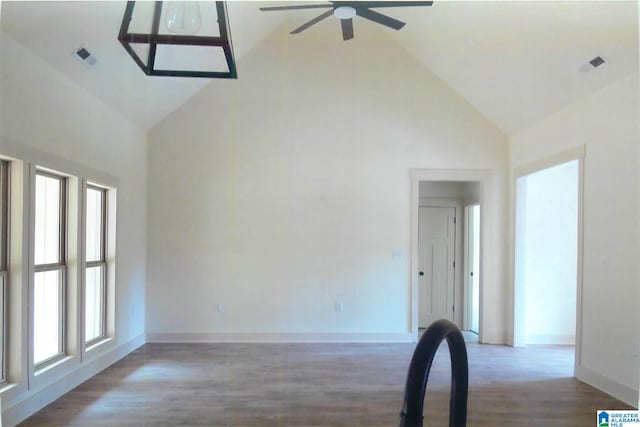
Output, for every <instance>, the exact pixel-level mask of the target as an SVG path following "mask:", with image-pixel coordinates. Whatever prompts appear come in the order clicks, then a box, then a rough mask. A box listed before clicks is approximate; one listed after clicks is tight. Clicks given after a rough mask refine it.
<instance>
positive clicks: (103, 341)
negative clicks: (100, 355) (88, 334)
mask: <svg viewBox="0 0 640 427" xmlns="http://www.w3.org/2000/svg"><path fill="white" fill-rule="evenodd" d="M111 342H113V338H111V337H104V338H102V339H101V340H100V341H97V342H93V343H91V345H89V346H88V347H87V348H86V349H85V351H84V352H85V353H87V354H88V353H93V352H95V350H97V349H99V348H101V347H106V346H107V344H109V343H111Z"/></svg>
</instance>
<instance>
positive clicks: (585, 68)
mask: <svg viewBox="0 0 640 427" xmlns="http://www.w3.org/2000/svg"><path fill="white" fill-rule="evenodd" d="M606 62H607V61H606V60H605V59H604V58H603V57H602V56H596V57H595V58H593V59H591V60H589V61H588V62H585V63H584V64H582V65H581V66H580V71H582V72H583V73H588V72H589V71H593V70H595V69H596V68H598V67H601V66H602V65H604V64H606Z"/></svg>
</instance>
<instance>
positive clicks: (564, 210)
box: [514, 159, 581, 346]
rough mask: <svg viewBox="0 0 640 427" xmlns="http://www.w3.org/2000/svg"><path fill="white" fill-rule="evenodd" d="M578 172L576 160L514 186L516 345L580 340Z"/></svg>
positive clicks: (521, 179)
mask: <svg viewBox="0 0 640 427" xmlns="http://www.w3.org/2000/svg"><path fill="white" fill-rule="evenodd" d="M580 170H581V164H580V161H579V159H575V160H569V161H564V162H561V163H556V164H554V165H552V166H549V167H545V168H538V169H537V170H535V171H531V172H529V173H526V174H521V175H520V176H519V177H518V178H517V180H516V221H515V222H516V224H515V290H516V301H515V303H516V304H515V308H514V311H515V313H514V345H530V344H550V345H567V346H575V345H576V340H577V339H579V334H578V333H577V330H579V325H578V322H579V318H580V316H579V312H580V311H579V310H580V307H579V304H578V301H579V298H578V295H579V291H580V281H581V276H580V264H581V259H580V251H579V247H580V244H579V242H580V238H581V236H580V218H581V198H580V191H581V190H580V189H581V182H580V176H581V172H580Z"/></svg>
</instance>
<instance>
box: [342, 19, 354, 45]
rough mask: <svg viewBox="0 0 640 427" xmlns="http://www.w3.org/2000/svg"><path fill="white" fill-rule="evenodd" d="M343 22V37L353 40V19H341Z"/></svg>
mask: <svg viewBox="0 0 640 427" xmlns="http://www.w3.org/2000/svg"><path fill="white" fill-rule="evenodd" d="M340 24H342V39H343V40H351V39H352V38H353V19H351V18H349V19H341V20H340Z"/></svg>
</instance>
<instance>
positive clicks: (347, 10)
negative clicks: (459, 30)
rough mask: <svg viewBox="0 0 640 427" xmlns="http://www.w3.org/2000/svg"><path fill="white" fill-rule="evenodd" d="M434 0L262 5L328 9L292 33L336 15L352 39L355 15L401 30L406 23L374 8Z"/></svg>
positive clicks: (273, 7)
mask: <svg viewBox="0 0 640 427" xmlns="http://www.w3.org/2000/svg"><path fill="white" fill-rule="evenodd" d="M432 4H433V2H432V1H332V2H329V4H302V5H297V6H270V7H261V8H260V10H262V11H263V12H268V11H275V10H296V9H326V8H331V10H328V11H326V12H325V13H323V14H322V15H319V16H317V17H315V18H313V19H312V20H311V21H309V22H307V23H306V24H303V25H301V26H299V27H298V28H296V29H295V30H293V31H291V34H298V33H301V32H302V31H304V30H306V29H307V28H309V27H310V26H312V25H314V24H317V23H318V22H320V21H322V20H323V19H325V18H328V17H329V16H331V15H335V17H336V18H338V19H340V24H341V25H342V38H343V39H344V40H351V39H352V38H353V17H354V16H356V15H357V16H360V17H361V18H364V19H368V20H370V21H373V22H375V23H378V24H381V25H385V26H387V27H389V28H393V29H394V30H399V29H401V28H402V27H404V25H405V23H404V22H402V21H398V20H397V19H394V18H392V17H390V16H387V15H383V14H382V13H378V12H376V11H374V10H372V9H373V8H378V7H399V6H431V5H432Z"/></svg>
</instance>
